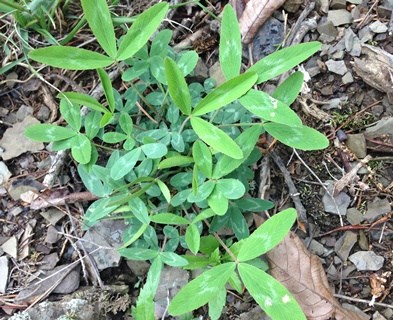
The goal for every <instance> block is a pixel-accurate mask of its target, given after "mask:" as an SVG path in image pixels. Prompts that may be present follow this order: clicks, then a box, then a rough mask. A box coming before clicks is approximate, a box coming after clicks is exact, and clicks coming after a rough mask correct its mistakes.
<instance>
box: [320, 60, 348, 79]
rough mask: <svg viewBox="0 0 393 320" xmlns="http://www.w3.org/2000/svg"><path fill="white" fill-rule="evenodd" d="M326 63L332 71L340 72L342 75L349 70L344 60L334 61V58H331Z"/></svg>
mask: <svg viewBox="0 0 393 320" xmlns="http://www.w3.org/2000/svg"><path fill="white" fill-rule="evenodd" d="M325 64H326V67H327V68H328V70H329V71H330V72H333V73H336V74H339V75H341V76H342V75H344V74H345V73H346V72H347V71H348V70H347V67H346V65H345V63H344V61H342V60H340V61H334V60H332V59H330V60H328V61H326V62H325Z"/></svg>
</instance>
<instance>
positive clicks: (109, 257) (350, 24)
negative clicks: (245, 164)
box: [0, 0, 393, 320]
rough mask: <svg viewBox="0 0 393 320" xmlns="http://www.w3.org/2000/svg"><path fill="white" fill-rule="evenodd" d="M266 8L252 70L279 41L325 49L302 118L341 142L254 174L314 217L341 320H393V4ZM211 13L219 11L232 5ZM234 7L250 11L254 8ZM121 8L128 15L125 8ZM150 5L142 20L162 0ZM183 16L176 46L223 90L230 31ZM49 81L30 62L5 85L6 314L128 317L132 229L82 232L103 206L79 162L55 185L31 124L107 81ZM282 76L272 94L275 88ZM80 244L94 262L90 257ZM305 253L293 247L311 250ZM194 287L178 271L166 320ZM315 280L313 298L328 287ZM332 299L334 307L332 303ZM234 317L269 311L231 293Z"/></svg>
mask: <svg viewBox="0 0 393 320" xmlns="http://www.w3.org/2000/svg"><path fill="white" fill-rule="evenodd" d="M249 2H250V3H251V2H253V1H252V0H249ZM266 2H267V3H268V4H269V2H270V5H272V6H273V9H274V10H273V11H272V13H266V14H265V15H267V16H268V17H269V16H271V17H270V18H268V19H267V21H266V22H265V23H264V24H263V26H262V27H261V28H260V29H259V30H257V33H255V34H252V38H253V39H252V48H251V50H247V48H248V47H246V46H245V52H244V55H245V57H244V62H245V63H249V61H250V60H253V61H257V60H259V59H260V58H262V57H264V56H265V55H267V54H269V53H271V52H273V51H274V50H275V49H276V47H277V45H279V44H283V45H284V46H289V45H292V44H296V43H300V42H307V41H311V40H319V41H321V42H322V43H323V47H322V51H321V52H319V53H318V54H316V55H315V56H314V57H312V58H311V59H309V60H308V61H307V62H306V63H304V64H303V65H302V66H299V69H300V70H301V71H303V72H304V73H305V74H306V75H307V76H309V81H308V82H307V87H308V88H305V89H304V90H303V93H302V95H301V96H299V98H298V99H297V101H296V102H295V103H294V105H293V108H294V109H295V110H296V111H297V112H298V114H299V115H301V117H302V119H303V121H304V122H305V123H306V124H307V125H309V126H312V127H314V128H316V129H318V130H320V131H323V132H324V133H325V134H326V135H327V136H328V137H329V139H330V141H331V143H330V146H329V148H328V149H326V150H323V151H320V152H307V153H306V152H292V150H290V149H289V148H287V147H285V146H283V145H278V144H276V145H269V144H268V143H266V144H264V145H261V147H262V151H263V152H264V154H265V157H264V160H263V161H262V163H261V164H260V166H259V167H258V168H257V169H256V172H255V173H256V178H255V192H256V193H259V195H261V196H263V197H264V198H265V199H270V200H272V201H274V202H275V203H276V208H275V210H280V209H282V208H285V207H288V206H295V207H296V208H297V209H298V212H302V214H303V217H306V221H305V223H306V224H307V232H306V233H305V232H303V231H302V229H303V230H305V229H306V228H305V226H304V225H302V224H299V225H298V227H299V228H298V230H296V233H297V235H298V236H299V237H300V239H301V240H302V245H303V244H304V245H305V246H306V247H307V248H308V250H309V251H307V252H311V253H313V254H315V255H316V256H317V257H319V260H320V261H321V262H322V266H323V271H319V275H320V277H321V278H323V277H324V276H325V274H326V275H327V279H328V281H329V285H330V287H332V288H334V292H335V298H337V299H338V301H339V303H340V305H339V306H338V305H337V306H336V308H337V310H341V307H344V308H347V309H350V310H353V311H354V312H355V313H352V315H353V314H356V316H354V318H353V319H378V320H383V319H393V294H392V293H391V289H392V286H393V281H392V274H391V273H392V270H393V241H392V239H393V224H392V217H393V211H392V203H393V37H392V33H393V1H391V0H384V1H382V0H381V1H378V0H373V1H362V0H349V1H342V0H332V1H328V0H316V1H302V0H287V1H286V2H285V4H284V6H283V7H277V5H276V6H275V5H274V3H276V2H275V1H266ZM203 3H204V4H205V5H206V6H207V7H208V9H209V10H210V11H211V12H213V13H215V14H216V15H219V13H220V12H221V10H222V8H223V6H224V5H225V4H226V1H210V2H207V1H206V2H203ZM234 3H235V6H236V8H237V10H242V9H241V8H242V7H244V6H245V4H246V3H247V1H240V0H238V1H234ZM277 3H278V1H277ZM122 5H123V7H122V6H120V9H119V10H124V8H126V5H127V3H126V1H124V3H123V2H122ZM138 5H139V6H137V7H134V10H135V12H138V10H143V9H144V8H146V7H147V6H149V5H151V2H150V1H141V2H139V3H138ZM248 5H249V4H248ZM134 6H135V5H134ZM255 14H258V12H256V13H255ZM3 19H4V21H3V22H4V24H3V27H0V28H1V32H2V33H5V34H7V33H8V35H9V36H10V37H11V39H13V40H14V41H16V43H18V41H20V39H18V38H12V37H16V35H15V34H14V33H13V34H12V35H10V33H11V32H12V30H13V29H12V28H13V25H12V23H11V22H12V20H11V19H9V18H3ZM172 19H173V20H174V21H176V22H177V23H178V24H170V25H169V27H171V28H174V30H175V37H174V45H176V46H183V45H192V46H193V47H194V48H195V49H196V50H197V51H198V52H199V53H200V54H201V57H202V58H203V59H202V61H201V62H200V64H199V66H198V71H197V74H195V77H196V78H200V79H204V78H207V77H209V76H210V77H212V78H213V79H215V80H216V81H217V82H218V83H220V81H222V75H221V74H220V72H219V65H218V62H217V60H218V59H217V47H218V33H217V31H218V28H217V23H216V22H215V21H214V20H213V19H212V18H211V16H209V15H208V14H206V13H205V12H203V10H201V8H200V7H198V6H195V5H188V6H186V7H181V8H179V9H177V10H174V11H173V12H172ZM179 25H181V26H183V27H179ZM184 27H186V28H187V29H185V28H184ZM190 31H192V33H191V32H190ZM84 36H85V35H84V33H81V34H80V35H77V37H81V38H83V37H84ZM33 39H34V37H33ZM32 45H33V46H37V44H36V43H34V42H32ZM5 48H9V49H10V48H11V49H14V48H13V45H12V43H11V44H10V43H8V44H7V43H4V44H3V49H4V51H3V52H2V53H1V54H3V64H2V67H4V66H6V65H7V64H8V63H10V62H12V61H15V60H16V58H18V57H20V56H18V55H22V52H21V51H20V52H19V53H16V56H15V52H11V53H10V50H9V51H7V50H5ZM11 51H12V50H11ZM249 52H250V53H251V54H252V59H249V58H250V57H249V55H250V53H249ZM42 75H43V77H44V79H45V80H46V82H43V81H41V80H40V79H38V78H36V77H34V75H33V74H32V73H31V70H30V69H29V68H27V67H26V65H25V64H24V62H21V63H20V64H19V65H16V66H14V67H13V68H10V69H9V70H7V71H6V72H5V71H4V70H3V69H2V73H1V75H0V95H1V100H0V147H1V150H0V157H1V158H2V161H0V318H2V317H4V318H5V319H6V318H8V317H10V316H12V317H11V318H12V319H27V318H23V317H24V316H26V314H29V316H30V318H31V319H41V320H43V319H56V318H58V317H60V316H62V315H71V314H72V315H74V316H76V315H77V316H81V315H83V317H81V319H82V318H83V319H98V318H100V319H101V318H102V319H105V318H106V319H125V318H127V317H128V316H127V314H128V313H127V311H128V310H129V308H130V306H131V305H132V304H133V303H134V302H135V297H136V296H137V295H138V288H139V287H140V285H141V283H142V282H143V279H144V277H145V275H146V270H147V269H148V265H147V263H144V262H143V263H136V262H132V261H125V260H122V259H120V256H119V255H118V253H117V252H116V250H115V249H114V248H116V247H117V246H119V244H120V242H119V241H120V236H119V234H120V233H121V231H122V230H124V225H123V224H122V223H120V222H113V221H106V222H103V223H100V224H97V225H96V226H95V227H93V228H91V229H89V230H88V231H87V232H84V231H82V229H81V217H82V216H83V212H84V209H85V208H86V206H87V204H88V201H89V200H92V199H93V198H92V197H91V195H89V194H88V193H85V192H84V188H83V185H82V183H81V181H80V179H79V177H78V176H77V173H76V170H75V164H74V162H73V161H72V160H71V159H70V158H68V157H66V158H65V159H66V160H65V163H64V166H62V169H61V171H60V172H58V173H56V175H55V176H54V179H55V183H54V184H53V186H52V187H51V188H50V189H46V188H45V185H46V182H47V181H48V180H46V179H53V176H51V177H50V176H48V171H49V172H50V167H51V164H53V161H54V153H52V152H49V151H48V150H47V149H46V146H45V145H43V144H42V143H37V142H32V141H30V140H28V139H27V138H25V137H24V135H23V131H24V128H26V127H27V126H28V125H30V124H33V123H39V122H42V123H54V122H57V121H61V120H59V117H58V106H57V102H56V98H55V97H56V94H57V93H56V92H55V91H54V90H53V87H57V88H60V90H66V88H73V89H74V87H78V88H79V89H81V90H83V91H91V90H94V87H95V84H94V81H91V80H90V78H89V77H90V75H89V73H87V72H84V73H73V72H67V73H62V74H60V73H59V74H53V73H52V74H45V72H44V71H43V73H42ZM116 76H118V74H116V73H115V74H114V77H115V78H116ZM282 79H283V78H280V79H275V81H271V82H269V83H267V84H266V85H265V86H264V87H263V88H262V89H263V90H264V91H266V92H272V91H273V90H274V88H275V87H276V85H277V83H279V82H280V81H281V80H282ZM117 82H118V81H117V80H115V84H117V85H118V84H119V83H117ZM48 83H49V84H51V85H52V86H53V87H52V86H49V85H48ZM101 94H102V93H101ZM269 141H270V140H268V142H269ZM41 190H46V191H45V192H46V193H47V195H48V197H49V196H50V197H51V199H52V200H55V199H56V201H58V202H57V203H56V206H48V204H47V202H37V201H36V200H32V195H34V193H36V192H39V191H41ZM296 195H298V196H296ZM51 202H52V203H53V201H51ZM81 238H82V239H83V240H84V241H82V243H84V248H83V251H84V252H81V250H80V249H78V248H80V246H78V243H81V240H80V239H81ZM92 242H94V246H93V245H92V244H91V243H92ZM299 246H300V244H299ZM299 246H298V247H294V248H293V249H291V250H294V251H296V252H297V250H298V251H299V252H300V251H301V250H300V249H299V248H300V247H299ZM302 250H303V249H302ZM86 252H88V253H89V254H88V259H85V260H88V262H86V263H85V264H82V265H81V264H80V263H79V260H78V257H80V256H81V255H83V254H84V253H86ZM287 253H288V252H287ZM303 258H304V259H305V260H304V261H303V262H302V263H303V265H304V266H308V265H310V266H311V267H310V268H311V269H312V268H313V263H314V262H313V263H312V262H310V261H314V260H312V259H311V258H310V256H309V255H308V253H304V255H303ZM269 259H271V261H274V257H269ZM299 259H300V258H299ZM317 260H318V259H317ZM278 263H279V262H278ZM94 273H95V275H94V276H91V275H92V274H94ZM190 277H191V275H190V274H188V273H187V272H185V271H182V270H179V269H173V268H168V269H165V271H164V272H163V275H162V280H161V283H160V286H159V292H158V293H157V296H156V304H157V314H161V316H162V314H164V310H165V306H166V299H167V292H168V291H171V293H174V292H175V291H176V290H177V289H178V288H179V287H181V286H182V285H183V284H184V283H186V282H187V281H188V279H189V278H190ZM91 279H94V280H93V282H92V280H91ZM308 281H309V280H305V283H304V285H305V287H306V288H311V287H312V286H314V285H315V283H312V282H308ZM310 281H311V280H310ZM94 286H95V287H94ZM320 288H322V287H321V286H320V285H316V288H314V289H313V290H314V292H315V291H316V292H318V290H319V289H320ZM320 290H322V289H320ZM320 294H321V295H322V296H323V294H322V293H320ZM325 298H326V299H327V300H329V301H330V302H331V303H332V304H333V305H334V303H333V302H332V301H333V300H334V298H333V296H329V297H326V296H325ZM26 308H27V310H26V311H24V312H23V310H25V309H26ZM17 311H20V312H19V313H18V314H15V312H17ZM204 311H206V310H201V312H200V314H201V315H203V313H204ZM340 312H341V311H340ZM338 313H339V312H337V314H338ZM202 318H204V319H206V317H203V316H201V317H200V319H202ZM222 318H223V319H260V318H261V311H260V308H259V307H255V304H254V303H253V301H251V300H250V299H248V297H247V294H245V295H244V296H243V297H237V296H234V295H228V303H227V306H226V307H225V312H224V314H223V316H222ZM344 318H345V317H344ZM320 319H328V317H327V318H323V317H322V318H320ZM337 319H340V318H339V317H338V316H337ZM347 319H349V318H347Z"/></svg>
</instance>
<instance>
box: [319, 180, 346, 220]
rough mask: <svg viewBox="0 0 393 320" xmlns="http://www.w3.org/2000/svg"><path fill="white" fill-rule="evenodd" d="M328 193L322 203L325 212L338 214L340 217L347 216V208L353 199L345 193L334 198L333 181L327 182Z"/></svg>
mask: <svg viewBox="0 0 393 320" xmlns="http://www.w3.org/2000/svg"><path fill="white" fill-rule="evenodd" d="M327 183H328V186H327V190H328V191H329V193H330V194H329V193H328V192H325V194H324V195H323V197H322V203H323V206H324V210H325V211H326V212H329V213H333V214H337V215H340V216H345V215H346V213H347V208H348V206H349V204H350V203H351V197H350V196H348V195H347V194H346V193H345V192H343V191H341V192H340V193H339V194H338V195H337V196H334V197H332V196H331V195H332V194H333V193H332V192H333V184H334V182H333V181H330V180H329V181H327Z"/></svg>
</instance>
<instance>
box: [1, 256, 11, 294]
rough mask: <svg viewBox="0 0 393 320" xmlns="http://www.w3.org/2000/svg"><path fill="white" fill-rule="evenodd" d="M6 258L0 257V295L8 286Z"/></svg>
mask: <svg viewBox="0 0 393 320" xmlns="http://www.w3.org/2000/svg"><path fill="white" fill-rule="evenodd" d="M8 271H9V267H8V257H6V256H4V257H0V293H5V292H6V290H7V284H8Z"/></svg>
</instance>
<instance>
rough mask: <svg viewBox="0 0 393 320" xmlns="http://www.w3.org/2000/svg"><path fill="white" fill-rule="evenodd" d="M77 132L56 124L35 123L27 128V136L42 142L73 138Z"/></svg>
mask: <svg viewBox="0 0 393 320" xmlns="http://www.w3.org/2000/svg"><path fill="white" fill-rule="evenodd" d="M76 134H77V133H76V132H75V131H74V130H71V129H69V128H64V127H59V126H56V125H54V124H34V125H32V126H30V127H28V128H26V130H25V135H26V137H28V138H30V139H32V140H35V141H40V142H52V141H59V140H64V139H68V138H71V137H73V136H75V135H76Z"/></svg>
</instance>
